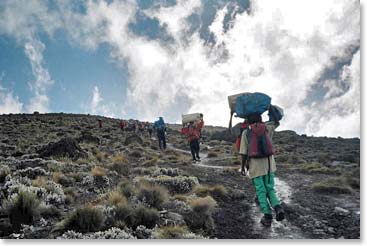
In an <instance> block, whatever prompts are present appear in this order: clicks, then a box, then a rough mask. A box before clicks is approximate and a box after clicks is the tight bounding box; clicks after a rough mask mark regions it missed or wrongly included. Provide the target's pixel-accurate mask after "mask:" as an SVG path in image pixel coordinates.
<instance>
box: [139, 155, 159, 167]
mask: <svg viewBox="0 0 367 246" xmlns="http://www.w3.org/2000/svg"><path fill="white" fill-rule="evenodd" d="M158 160H159V158H158V157H153V158H151V159H149V160H146V161H144V162H143V163H142V164H141V166H143V167H152V166H155V165H156V164H157V162H158Z"/></svg>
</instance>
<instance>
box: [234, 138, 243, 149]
mask: <svg viewBox="0 0 367 246" xmlns="http://www.w3.org/2000/svg"><path fill="white" fill-rule="evenodd" d="M234 147H235V148H236V150H237V151H240V147H241V137H238V138H236V142H235V144H234Z"/></svg>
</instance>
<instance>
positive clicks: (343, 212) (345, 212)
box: [334, 207, 349, 214]
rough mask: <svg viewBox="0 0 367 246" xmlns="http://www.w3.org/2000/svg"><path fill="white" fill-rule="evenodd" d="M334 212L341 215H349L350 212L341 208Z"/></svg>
mask: <svg viewBox="0 0 367 246" xmlns="http://www.w3.org/2000/svg"><path fill="white" fill-rule="evenodd" d="M334 211H335V212H337V213H339V214H347V213H349V211H348V210H346V209H344V208H341V207H335V208H334Z"/></svg>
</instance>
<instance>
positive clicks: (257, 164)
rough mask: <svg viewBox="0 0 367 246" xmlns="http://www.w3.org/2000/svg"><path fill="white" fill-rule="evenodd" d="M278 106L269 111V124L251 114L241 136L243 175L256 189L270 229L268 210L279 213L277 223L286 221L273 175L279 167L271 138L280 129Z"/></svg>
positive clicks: (270, 221) (264, 222) (264, 221)
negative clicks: (276, 111)
mask: <svg viewBox="0 0 367 246" xmlns="http://www.w3.org/2000/svg"><path fill="white" fill-rule="evenodd" d="M274 107H275V106H272V105H270V107H269V119H270V121H268V122H266V123H264V122H262V118H261V115H260V114H252V115H249V116H248V117H247V120H248V126H247V127H246V128H245V129H244V130H243V132H242V135H241V144H240V150H239V153H240V154H241V157H242V168H241V174H242V175H244V176H246V174H247V172H248V174H249V177H250V178H251V179H252V181H253V184H254V186H255V191H256V196H257V199H258V201H259V204H260V208H261V211H262V213H263V214H264V216H263V218H262V219H261V221H260V222H261V223H262V224H263V225H264V226H267V227H269V226H271V223H272V220H273V216H272V211H271V208H270V206H269V203H270V205H271V207H273V208H274V210H275V212H276V220H277V221H281V220H283V219H284V210H283V208H282V206H281V205H280V201H279V199H278V197H277V196H276V193H275V190H274V176H275V175H274V172H275V171H276V164H275V160H274V155H273V146H272V137H273V134H274V131H275V129H276V128H277V127H278V126H279V120H278V119H279V117H277V116H276V114H275V113H274V111H275V109H274Z"/></svg>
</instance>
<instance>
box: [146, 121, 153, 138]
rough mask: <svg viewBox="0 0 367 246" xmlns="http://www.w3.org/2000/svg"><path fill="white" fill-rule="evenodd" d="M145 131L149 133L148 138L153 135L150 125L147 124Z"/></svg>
mask: <svg viewBox="0 0 367 246" xmlns="http://www.w3.org/2000/svg"><path fill="white" fill-rule="evenodd" d="M147 130H148V133H149V138H152V133H153V127H152V124H151V123H147Z"/></svg>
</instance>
